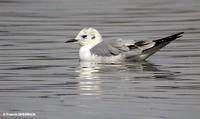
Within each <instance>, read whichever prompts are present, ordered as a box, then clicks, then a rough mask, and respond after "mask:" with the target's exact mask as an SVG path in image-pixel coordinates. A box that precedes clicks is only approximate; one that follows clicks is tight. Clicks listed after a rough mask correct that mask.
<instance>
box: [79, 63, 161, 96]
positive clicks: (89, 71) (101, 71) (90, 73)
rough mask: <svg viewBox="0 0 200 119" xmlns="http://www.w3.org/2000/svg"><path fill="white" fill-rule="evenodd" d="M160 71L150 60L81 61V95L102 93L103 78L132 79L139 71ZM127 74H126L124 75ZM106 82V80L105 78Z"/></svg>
mask: <svg viewBox="0 0 200 119" xmlns="http://www.w3.org/2000/svg"><path fill="white" fill-rule="evenodd" d="M144 71H158V69H157V68H155V67H154V65H153V64H151V63H149V62H137V63H129V64H127V63H116V64H113V63H112V64H108V63H106V64H99V63H94V62H80V67H78V68H77V70H76V72H78V73H79V77H78V79H79V80H80V85H79V86H80V90H81V95H100V94H101V92H102V79H105V78H109V77H110V78H113V79H115V78H116V79H117V78H118V79H119V78H120V77H118V76H121V78H123V79H125V80H130V79H132V78H134V76H137V74H138V73H139V72H144ZM123 74H126V75H123ZM103 81H104V82H105V80H103Z"/></svg>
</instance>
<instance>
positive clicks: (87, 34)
mask: <svg viewBox="0 0 200 119" xmlns="http://www.w3.org/2000/svg"><path fill="white" fill-rule="evenodd" d="M75 41H78V42H79V44H80V45H81V46H84V45H96V44H98V43H99V42H101V41H102V37H101V34H100V33H99V32H98V31H97V30H96V29H94V28H84V29H82V30H81V31H80V32H79V33H78V35H77V36H76V38H74V39H71V40H68V41H66V42H67V43H69V42H75Z"/></svg>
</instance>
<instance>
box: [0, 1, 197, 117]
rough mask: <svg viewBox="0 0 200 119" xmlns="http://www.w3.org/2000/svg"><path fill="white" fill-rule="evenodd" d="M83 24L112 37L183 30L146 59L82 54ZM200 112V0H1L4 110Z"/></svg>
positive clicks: (47, 113) (39, 113)
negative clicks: (87, 58) (95, 59)
mask: <svg viewBox="0 0 200 119" xmlns="http://www.w3.org/2000/svg"><path fill="white" fill-rule="evenodd" d="M83 27H95V28H97V29H98V30H99V31H100V32H101V33H102V34H103V37H104V38H105V39H111V38H113V37H114V38H118V37H121V38H123V39H133V40H154V39H159V38H162V37H165V36H167V35H171V34H173V33H176V32H180V31H184V32H185V34H184V36H183V37H182V38H180V39H178V40H176V41H174V42H172V43H171V44H169V45H168V46H167V47H165V48H163V49H162V50H161V51H159V52H158V53H156V54H155V55H154V56H152V57H151V58H149V59H148V60H147V61H146V62H138V63H134V62H132V63H121V64H94V63H85V62H79V58H78V48H79V45H78V44H65V43H64V42H65V41H66V40H67V39H71V38H74V37H75V35H76V34H77V32H78V31H79V30H80V29H82V28H83ZM3 112H10V113H15V112H29V113H30V112H33V113H36V116H35V117H25V118H31V119H32V118H34V119H110V118H115V119H199V118H200V1H199V0H121V1H120V0H118V1H117V0H0V113H1V114H0V118H2V119H5V118H11V119H12V118H15V117H4V116H3Z"/></svg>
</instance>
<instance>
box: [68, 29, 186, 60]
mask: <svg viewBox="0 0 200 119" xmlns="http://www.w3.org/2000/svg"><path fill="white" fill-rule="evenodd" d="M182 34H183V32H180V33H177V34H174V35H171V36H168V37H165V38H162V39H158V40H153V41H148V42H147V41H138V42H135V41H133V40H132V41H125V40H122V39H117V40H110V41H108V40H107V41H106V40H103V39H102V36H101V34H100V33H99V32H98V31H97V30H96V29H94V28H84V29H82V30H81V31H80V32H79V33H78V35H77V36H76V38H75V39H72V40H68V41H66V43H69V42H75V41H78V42H79V44H80V45H81V48H80V50H79V56H80V59H81V60H82V61H95V62H102V63H111V62H112V63H113V62H122V61H143V60H145V59H147V58H148V57H150V56H151V55H152V54H154V53H156V52H157V51H158V50H159V49H161V48H162V47H164V46H166V45H167V44H169V43H170V42H171V41H173V40H175V39H177V38H179V37H181V35H182Z"/></svg>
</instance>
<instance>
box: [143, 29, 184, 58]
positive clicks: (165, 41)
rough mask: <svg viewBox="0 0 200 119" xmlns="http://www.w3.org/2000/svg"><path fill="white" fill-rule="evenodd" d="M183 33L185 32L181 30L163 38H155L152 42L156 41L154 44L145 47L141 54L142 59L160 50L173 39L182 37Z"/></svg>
mask: <svg viewBox="0 0 200 119" xmlns="http://www.w3.org/2000/svg"><path fill="white" fill-rule="evenodd" d="M183 33H184V32H180V33H176V34H174V35H171V36H168V37H165V38H162V39H158V40H153V41H152V43H154V45H153V46H152V47H150V48H147V49H144V50H143V52H142V54H141V56H140V59H142V60H145V59H147V58H148V57H150V56H151V55H153V54H154V53H156V52H157V51H158V50H160V49H161V48H163V47H164V46H166V45H167V44H169V43H170V42H171V41H173V40H175V39H177V38H180V37H182V34H183Z"/></svg>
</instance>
